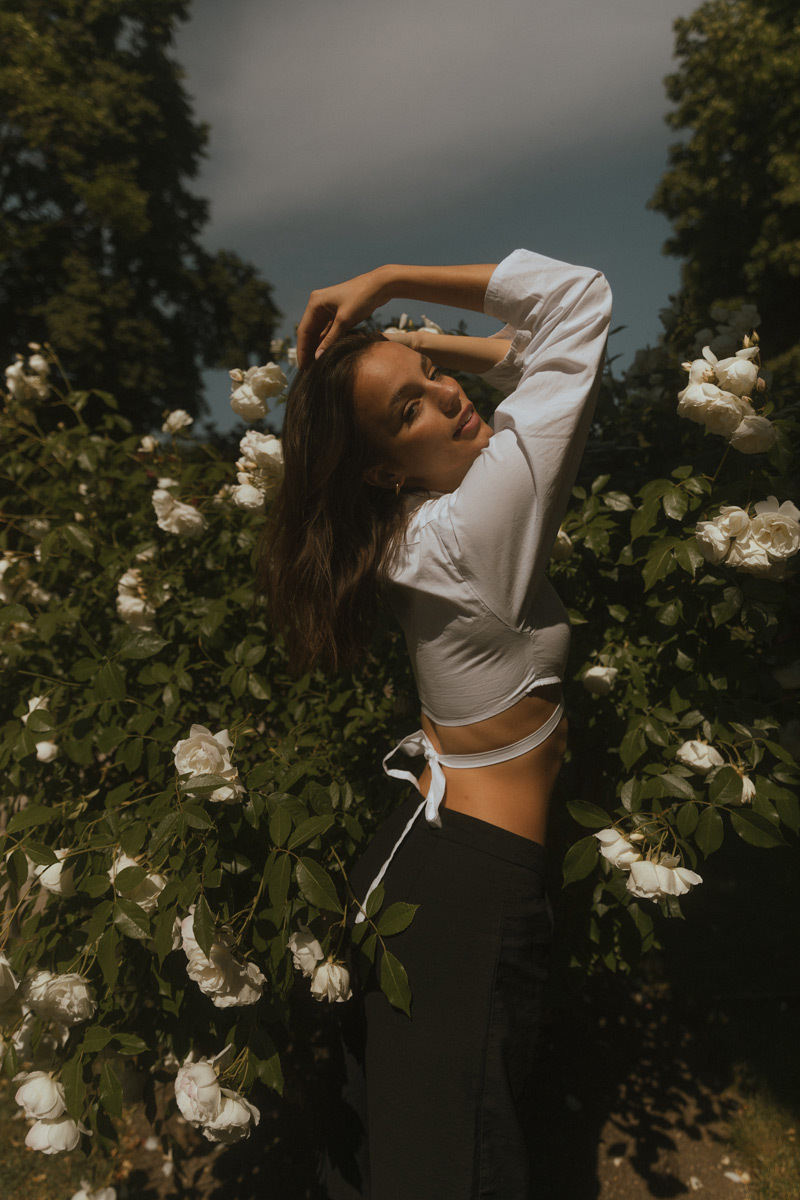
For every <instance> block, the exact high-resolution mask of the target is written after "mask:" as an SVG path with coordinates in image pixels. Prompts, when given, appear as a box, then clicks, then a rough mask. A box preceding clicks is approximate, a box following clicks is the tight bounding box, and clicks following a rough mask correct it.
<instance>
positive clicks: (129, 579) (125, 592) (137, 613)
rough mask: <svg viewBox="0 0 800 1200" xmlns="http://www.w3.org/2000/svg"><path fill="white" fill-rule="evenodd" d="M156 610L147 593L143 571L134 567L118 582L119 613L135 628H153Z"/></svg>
mask: <svg viewBox="0 0 800 1200" xmlns="http://www.w3.org/2000/svg"><path fill="white" fill-rule="evenodd" d="M155 612H156V609H155V605H154V604H151V603H150V601H149V600H148V599H147V597H146V595H145V592H144V586H143V584H142V573H141V571H140V570H139V568H138V567H132V568H131V569H130V570H129V571H126V572H125V574H124V575H122V576H121V578H120V581H119V583H118V584H117V613H118V614H119V616H120V617H121V618H122V620H123V621H125V622H126V623H127V624H128V625H132V626H133V627H134V628H135V629H144V630H149V629H152V628H153V617H154V616H155Z"/></svg>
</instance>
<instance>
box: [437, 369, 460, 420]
mask: <svg viewBox="0 0 800 1200" xmlns="http://www.w3.org/2000/svg"><path fill="white" fill-rule="evenodd" d="M439 389H440V390H439V407H440V408H441V410H442V412H443V413H445V415H446V416H448V417H449V416H454V415H455V414H456V413H457V412H460V411H461V396H460V393H459V389H458V384H457V383H456V381H455V379H450V378H444V379H442V380H441V381H440V384H439Z"/></svg>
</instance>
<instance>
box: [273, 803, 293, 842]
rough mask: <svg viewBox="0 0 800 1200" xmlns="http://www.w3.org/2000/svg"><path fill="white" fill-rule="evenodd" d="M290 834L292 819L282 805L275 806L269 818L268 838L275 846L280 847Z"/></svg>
mask: <svg viewBox="0 0 800 1200" xmlns="http://www.w3.org/2000/svg"><path fill="white" fill-rule="evenodd" d="M291 832H292V818H291V817H290V816H289V813H288V812H287V811H286V809H285V808H284V807H283V805H282V804H278V805H276V807H275V808H274V809H273V811H272V813H271V814H270V818H269V836H270V838H271V840H272V842H273V844H274V845H275V846H282V845H283V843H284V842H285V841H286V839H287V838H288V836H289V834H290V833H291Z"/></svg>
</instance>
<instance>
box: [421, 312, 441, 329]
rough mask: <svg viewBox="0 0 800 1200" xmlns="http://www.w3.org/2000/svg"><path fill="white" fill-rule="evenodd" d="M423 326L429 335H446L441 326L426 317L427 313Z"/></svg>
mask: <svg viewBox="0 0 800 1200" xmlns="http://www.w3.org/2000/svg"><path fill="white" fill-rule="evenodd" d="M422 324H423V326H424V328H425V329H426V330H427V332H428V333H444V330H443V329H442V327H441V325H437V324H436V322H435V321H431V320H430V319H429V318H428V317H426V316H425V313H423V314H422Z"/></svg>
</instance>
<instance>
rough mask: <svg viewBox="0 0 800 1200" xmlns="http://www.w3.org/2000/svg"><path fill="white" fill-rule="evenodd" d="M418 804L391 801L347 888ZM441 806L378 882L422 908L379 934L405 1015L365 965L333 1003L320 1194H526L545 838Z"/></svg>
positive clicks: (389, 895) (547, 922)
mask: <svg viewBox="0 0 800 1200" xmlns="http://www.w3.org/2000/svg"><path fill="white" fill-rule="evenodd" d="M418 804H419V797H418V796H416V795H414V796H412V797H411V798H410V799H409V800H408V802H407V803H405V804H403V805H402V806H401V807H400V808H399V809H398V811H397V812H395V813H393V814H392V816H391V817H389V818H388V820H387V821H386V822H385V823H384V824H383V825H382V826H381V827H380V829H379V830H378V832H377V833H376V835H375V837H374V838H373V840H372V841H371V842H370V844H369V846H368V847H367V849H366V851H365V853H364V855H363V857H362V858H361V859H360V860H359V862H358V863H357V865H356V868H355V869H354V871H353V872H352V873H351V876H350V880H351V884H352V886H353V889H354V891H355V893H356V895H357V896H358V897H359V898H360V899H362V898H363V896H364V894H365V893H366V890H367V888H368V887H369V884H370V883H371V882H372V879H373V878H374V876H375V874H376V873H377V872H378V870H379V868H380V867H381V865H382V864H383V862H384V861H385V859H386V857H387V856H388V854H389V852H390V850H391V848H392V846H393V845H394V843H395V841H396V839H397V837H398V836H399V833H400V832H401V830H402V829H403V827H404V826H405V824H406V822H407V821H408V820H409V819H410V817H411V814H412V812H413V810H414V808H415V807H416V806H417V805H418ZM440 815H441V817H442V828H441V829H435V828H432V827H431V826H429V825H428V824H427V822H426V821H425V817H424V813H420V815H419V818H418V819H417V821H416V823H415V825H414V827H413V828H412V830H411V832H410V833H409V834H408V836H407V838H406V839H405V841H404V842H403V844H402V846H401V847H400V849H399V850H398V852H397V854H396V855H395V858H394V859H393V861H392V863H391V865H390V867H389V869H388V871H387V873H386V876H385V879H384V886H385V902H384V907H386V906H388V905H389V904H392V903H393V902H394V901H396V900H406V901H410V902H411V903H414V904H418V905H419V906H420V907H419V909H418V910H417V912H416V915H415V917H414V920H413V922H412V923H411V925H410V926H409V928H408V929H406V930H404V931H403V932H402V933H399V934H396V935H394V936H392V937H391V938H389V939H387V945H388V946H389V948H390V949H391V950H392V952H393V953H394V954H396V955H397V957H398V958H399V959H400V961H401V962H402V963H403V965H404V967H405V968H406V971H407V972H408V977H409V983H410V986H411V992H412V1001H411V1019H410V1020H409V1018H408V1017H407V1016H406V1015H405V1014H404V1013H402V1012H399V1011H397V1010H396V1009H394V1008H392V1006H391V1005H390V1004H389V1002H388V1000H387V999H386V997H385V996H384V995H383V993H382V992H381V991H380V989H379V987H378V984H377V980H376V978H375V972H374V970H370V969H363V968H362V971H361V973H360V975H359V974H358V973H357V978H356V981H355V982H356V988H357V991H356V995H355V996H354V998H353V1000H351V1001H349V1002H348V1003H347V1004H346V1005H342V1006H341V1009H342V1018H343V1026H342V1060H341V1069H342V1072H343V1088H342V1091H343V1098H344V1103H343V1104H342V1106H341V1107H340V1109H339V1112H338V1113H336V1114H332V1118H333V1119H332V1121H331V1124H330V1127H329V1130H328V1139H327V1142H328V1144H327V1151H326V1165H325V1168H324V1171H323V1174H324V1178H325V1182H326V1187H327V1191H328V1195H329V1196H330V1197H331V1200H345V1198H347V1200H356V1198H357V1197H358V1198H363V1200H367V1198H369V1200H489V1198H490V1197H491V1198H493V1200H529V1198H530V1197H531V1196H532V1195H533V1192H532V1191H531V1182H530V1168H529V1163H528V1156H527V1152H526V1138H525V1132H524V1129H523V1125H522V1120H521V1109H522V1107H523V1105H524V1100H525V1093H526V1089H527V1088H528V1087H529V1085H530V1083H531V1081H532V1079H533V1068H534V1057H533V1056H534V1046H535V1043H536V1036H537V1031H538V1027H539V1022H540V1015H541V1006H542V993H543V986H544V981H545V977H546V961H547V954H548V949H549V944H550V941H551V936H552V918H551V912H550V905H549V902H548V900H547V897H546V895H545V890H544V848H543V847H542V846H540V845H539V844H538V843H536V842H531V841H529V840H528V839H527V838H523V837H519V836H518V835H517V834H513V833H509V832H508V831H507V830H505V829H501V828H500V827H499V826H496V825H490V824H488V823H487V822H485V821H480V820H478V819H476V818H474V817H469V816H466V815H464V814H463V813H458V812H451V811H449V810H448V809H447V808H446V807H445V808H442V809H441V814H440ZM362 961H363V960H362ZM345 1010H346V1011H345Z"/></svg>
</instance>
